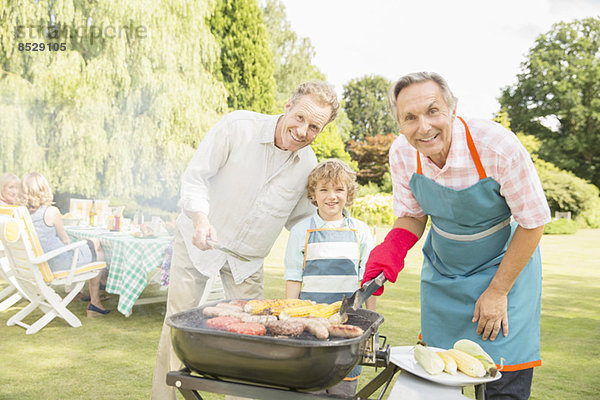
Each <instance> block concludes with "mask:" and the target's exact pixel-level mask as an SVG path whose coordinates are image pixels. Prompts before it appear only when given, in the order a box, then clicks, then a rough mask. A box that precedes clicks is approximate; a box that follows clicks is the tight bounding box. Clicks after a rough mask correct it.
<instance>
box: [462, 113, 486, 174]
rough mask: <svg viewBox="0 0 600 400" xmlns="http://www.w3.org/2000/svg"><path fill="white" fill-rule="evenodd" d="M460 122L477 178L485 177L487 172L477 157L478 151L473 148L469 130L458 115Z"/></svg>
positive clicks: (473, 144)
mask: <svg viewBox="0 0 600 400" xmlns="http://www.w3.org/2000/svg"><path fill="white" fill-rule="evenodd" d="M458 119H460V122H462V123H463V125H464V126H465V132H466V136H467V146H469V151H470V152H471V157H472V158H473V162H474V163H475V168H477V173H478V174H479V179H485V178H487V174H486V173H485V169H483V165H482V164H481V160H480V159H479V153H477V149H476V148H475V143H473V138H472V137H471V131H469V127H468V126H467V123H466V122H465V120H464V119H462V118H461V117H458Z"/></svg>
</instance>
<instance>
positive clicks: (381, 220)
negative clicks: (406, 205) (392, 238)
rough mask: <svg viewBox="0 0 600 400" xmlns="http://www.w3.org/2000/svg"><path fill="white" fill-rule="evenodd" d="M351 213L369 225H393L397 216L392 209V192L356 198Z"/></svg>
mask: <svg viewBox="0 0 600 400" xmlns="http://www.w3.org/2000/svg"><path fill="white" fill-rule="evenodd" d="M349 211H350V214H351V215H352V216H353V217H354V218H356V219H359V220H361V221H364V222H365V223H367V224H368V225H369V226H377V225H392V224H393V223H394V221H395V220H396V216H395V215H394V212H393V210H392V195H391V194H383V193H376V194H369V195H366V196H363V197H359V198H357V199H356V200H354V203H353V204H352V206H350V210H349Z"/></svg>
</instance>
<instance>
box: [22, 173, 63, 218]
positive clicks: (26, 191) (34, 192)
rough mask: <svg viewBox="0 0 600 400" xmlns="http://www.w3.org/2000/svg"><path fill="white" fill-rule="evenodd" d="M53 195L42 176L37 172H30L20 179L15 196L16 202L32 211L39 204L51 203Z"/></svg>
mask: <svg viewBox="0 0 600 400" xmlns="http://www.w3.org/2000/svg"><path fill="white" fill-rule="evenodd" d="M53 199H54V195H53V194H52V189H50V185H49V184H48V181H47V180H46V178H44V176H43V175H42V174H40V173H38V172H31V173H29V174H27V175H25V176H24V177H23V179H22V180H21V188H20V190H19V195H18V197H17V204H19V205H22V206H25V207H27V209H28V210H29V212H33V211H35V210H37V209H38V208H40V206H49V205H51V204H52V200H53Z"/></svg>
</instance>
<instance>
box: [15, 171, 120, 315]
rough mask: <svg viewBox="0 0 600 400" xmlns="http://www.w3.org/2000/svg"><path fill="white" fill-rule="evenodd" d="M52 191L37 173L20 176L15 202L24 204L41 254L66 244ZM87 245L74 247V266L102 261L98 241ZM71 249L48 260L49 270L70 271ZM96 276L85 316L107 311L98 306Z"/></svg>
mask: <svg viewBox="0 0 600 400" xmlns="http://www.w3.org/2000/svg"><path fill="white" fill-rule="evenodd" d="M53 198H54V196H53V194H52V189H50V185H49V184H48V181H47V180H46V178H44V177H43V176H42V175H41V174H39V173H37V172H32V173H29V174H27V175H25V176H24V177H23V180H22V181H21V187H20V191H19V195H18V198H17V203H18V204H20V205H24V206H25V207H27V209H28V210H29V213H30V214H31V221H32V222H33V226H34V228H35V231H36V232H37V234H38V238H39V240H40V244H41V245H42V249H44V251H45V252H48V251H51V250H54V249H57V248H59V247H62V246H64V245H66V244H69V243H70V240H69V236H68V235H67V231H66V230H65V227H64V225H63V221H62V215H61V214H60V211H59V209H58V208H56V207H55V206H53V205H51V204H52V202H53ZM87 242H88V243H87V244H88V245H87V246H81V247H79V248H77V251H78V252H79V255H78V258H77V265H83V264H87V263H90V262H94V261H104V252H103V251H102V248H101V246H100V241H99V240H98V239H95V238H94V239H88V241H87ZM72 261H73V250H71V251H69V252H66V253H62V254H60V255H58V256H56V257H54V258H51V259H50V260H48V265H49V266H50V269H51V270H52V271H61V270H65V269H69V268H71V262H72ZM101 275H102V274H98V275H97V276H96V277H94V278H93V279H90V281H89V289H90V304H89V306H88V311H87V315H88V317H94V316H98V315H103V314H108V313H109V312H110V311H109V310H106V309H105V308H104V307H103V306H102V302H101V301H100V279H101Z"/></svg>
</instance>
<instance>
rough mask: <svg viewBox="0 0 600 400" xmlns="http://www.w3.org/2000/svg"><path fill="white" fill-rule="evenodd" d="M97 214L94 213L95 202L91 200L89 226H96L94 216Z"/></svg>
mask: <svg viewBox="0 0 600 400" xmlns="http://www.w3.org/2000/svg"><path fill="white" fill-rule="evenodd" d="M97 215H98V213H97V212H96V202H95V201H94V200H92V206H91V207H90V214H89V216H90V226H96V216H97Z"/></svg>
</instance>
